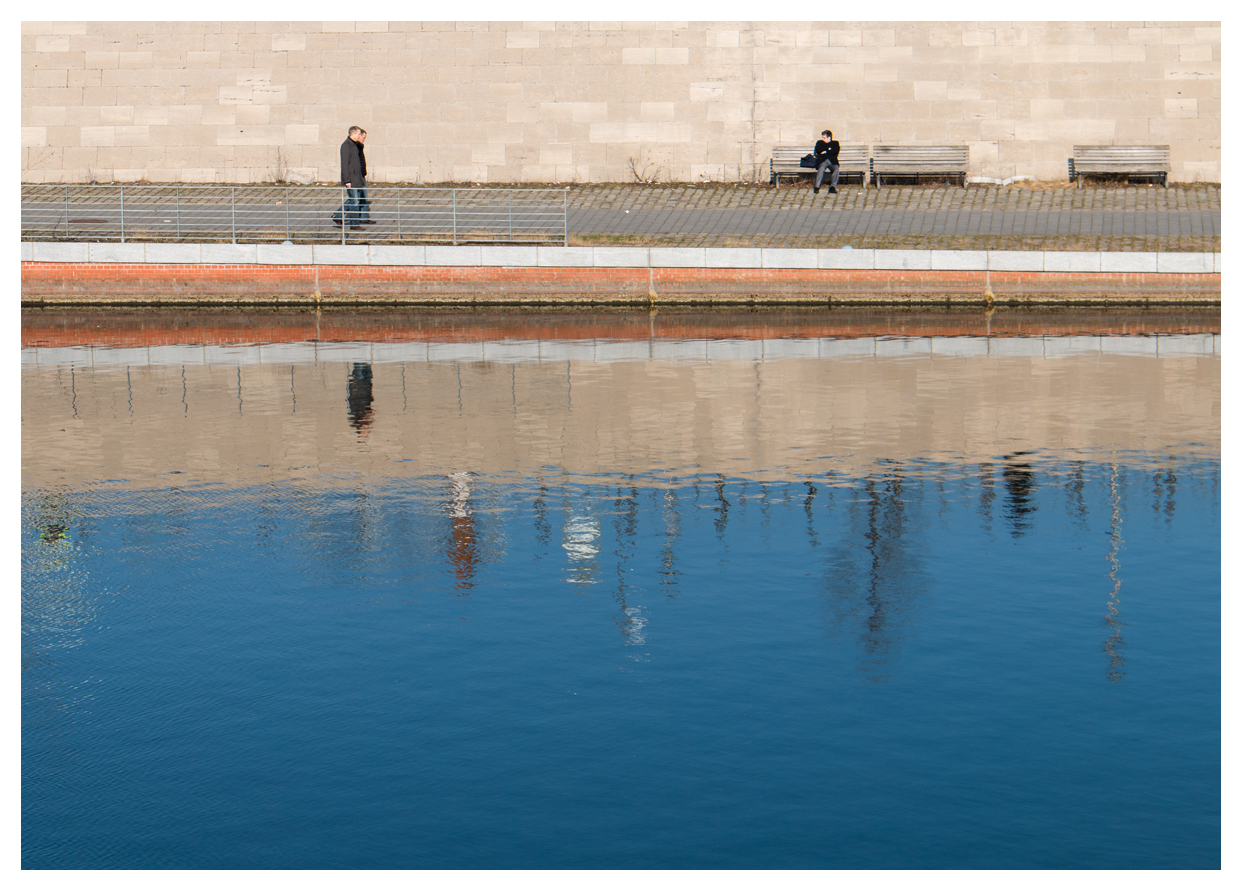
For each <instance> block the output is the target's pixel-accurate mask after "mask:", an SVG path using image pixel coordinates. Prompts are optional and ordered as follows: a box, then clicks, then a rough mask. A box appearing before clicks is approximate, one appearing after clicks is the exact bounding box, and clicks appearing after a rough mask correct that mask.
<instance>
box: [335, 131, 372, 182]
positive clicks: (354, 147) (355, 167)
mask: <svg viewBox="0 0 1242 891" xmlns="http://www.w3.org/2000/svg"><path fill="white" fill-rule="evenodd" d="M345 183H349V184H350V187H351V188H354V189H365V188H366V185H367V162H366V158H365V156H364V155H363V154H362V145H361V144H360V143H357V142H354V141H353V140H352V139H350V138H349V137H348V136H346V137H345V141H344V142H342V143H341V185H345Z"/></svg>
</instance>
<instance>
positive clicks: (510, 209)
mask: <svg viewBox="0 0 1242 891" xmlns="http://www.w3.org/2000/svg"><path fill="white" fill-rule="evenodd" d="M505 191H506V192H508V193H509V241H513V190H512V189H505Z"/></svg>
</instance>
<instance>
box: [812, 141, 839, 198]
mask: <svg viewBox="0 0 1242 891" xmlns="http://www.w3.org/2000/svg"><path fill="white" fill-rule="evenodd" d="M840 153H841V143H839V142H837V141H836V140H835V139H833V138H832V131H831V130H825V131H824V132H823V133H821V134H820V139H819V142H817V143H815V194H816V195H818V194H819V187H820V186H821V185H823V182H824V171H825V170H829V171H831V172H832V180H831V181H830V182H829V184H828V194H829V195H835V194H836V193H837V181H838V180H840V179H841V165H840V164H838V163H837V155H839V154H840Z"/></svg>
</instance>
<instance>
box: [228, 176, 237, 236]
mask: <svg viewBox="0 0 1242 891" xmlns="http://www.w3.org/2000/svg"><path fill="white" fill-rule="evenodd" d="M229 210H230V211H232V214H233V244H237V186H230V187H229Z"/></svg>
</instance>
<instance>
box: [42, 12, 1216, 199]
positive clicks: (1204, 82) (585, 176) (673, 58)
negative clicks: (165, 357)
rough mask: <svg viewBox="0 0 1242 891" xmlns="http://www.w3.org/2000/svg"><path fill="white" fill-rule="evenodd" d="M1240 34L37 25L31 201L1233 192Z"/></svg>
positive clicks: (965, 28)
mask: <svg viewBox="0 0 1242 891" xmlns="http://www.w3.org/2000/svg"><path fill="white" fill-rule="evenodd" d="M1220 65H1221V43H1220V23H1219V22H1203V23H1184V22H1182V23H1179V22H1108V23H1083V22H1070V23H1064V22H1063V23H1047V22H944V23H910V24H907V23H892V22H887V23H883V22H881V23H867V22H837V23H817V24H809V23H792V22H780V23H764V22H710V23H702V22H691V23H684V22H682V23H669V22H662V23H641V22H590V23H585V22H578V23H574V22H556V23H552V22H546V23H540V22H491V23H488V22H456V23H453V22H437V23H427V22H423V23H419V22H311V23H307V22H285V23H267V22H197V23H196V22H151V23H142V22H110V23H89V22H79V23H74V22H48V23H38V22H25V23H23V25H22V180H23V181H24V182H62V181H68V182H79V181H90V180H91V179H98V180H100V181H107V180H113V179H115V180H119V181H134V180H138V179H141V178H144V177H145V178H147V179H149V180H152V181H168V182H259V181H271V180H273V179H275V178H277V177H278V176H279V175H280V174H282V173H287V174H288V175H289V176H290V178H293V179H295V180H302V181H316V180H317V181H327V182H333V181H336V180H337V177H338V173H339V171H338V161H337V147H338V146H339V144H340V142H341V140H342V139H344V137H345V132H346V130H347V128H348V126H349V125H350V124H354V123H357V124H360V125H361V126H363V127H365V128H366V129H367V130H368V131H369V134H370V138H369V142H368V145H367V160H368V165H369V166H370V168H371V176H370V179H371V180H372V181H373V182H376V181H378V182H443V181H449V180H453V181H473V182H575V181H580V182H601V181H629V180H632V179H633V178H634V174H635V172H637V173H638V174H639V175H643V176H645V177H646V178H653V177H658V178H659V179H661V180H664V179H672V180H677V181H691V180H694V181H698V180H704V179H711V180H722V179H723V180H738V179H741V180H753V179H754V178H755V177H756V176H758V177H759V178H761V179H762V180H763V181H766V178H767V177H766V172H765V170H766V163H767V158H768V156H769V154H770V151H771V148H772V146H773V145H778V144H805V145H806V146H807V147H808V150H809V148H810V144H811V143H812V142H813V141H814V139H815V134H816V133H817V132H818V131H819V130H820V129H822V128H823V127H825V126H826V127H830V128H832V129H833V131H834V132H835V133H836V135H837V137H838V138H839V139H841V140H842V141H843V142H849V143H868V144H875V143H906V144H925V145H928V144H942V143H954V144H961V143H966V144H968V145H969V146H970V152H971V168H972V170H971V172H972V175H975V176H989V177H1010V176H1016V175H1027V176H1034V177H1037V178H1041V179H1055V178H1064V177H1065V175H1066V158H1068V157H1069V156H1070V154H1071V147H1072V146H1073V145H1074V144H1075V143H1090V144H1112V143H1116V144H1149V143H1155V144H1166V143H1167V144H1169V145H1170V146H1171V147H1172V158H1173V173H1172V178H1173V179H1175V180H1181V181H1211V182H1219V181H1220V178H1221V176H1220V158H1221V151H1220V146H1221V107H1220Z"/></svg>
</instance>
